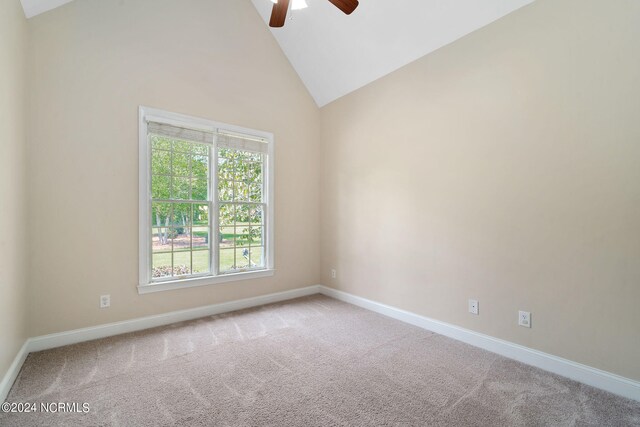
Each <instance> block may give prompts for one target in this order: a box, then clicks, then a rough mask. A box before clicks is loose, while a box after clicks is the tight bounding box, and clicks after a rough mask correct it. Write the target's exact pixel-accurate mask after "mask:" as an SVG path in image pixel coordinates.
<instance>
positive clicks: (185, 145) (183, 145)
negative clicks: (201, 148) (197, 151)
mask: <svg viewBox="0 0 640 427" xmlns="http://www.w3.org/2000/svg"><path fill="white" fill-rule="evenodd" d="M192 145H194V144H193V143H192V142H188V141H179V140H175V141H173V151H178V152H186V153H189V152H191V146H192Z"/></svg>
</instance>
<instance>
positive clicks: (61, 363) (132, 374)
mask: <svg viewBox="0 0 640 427" xmlns="http://www.w3.org/2000/svg"><path fill="white" fill-rule="evenodd" d="M7 400H8V401H9V402H77V403H79V404H82V403H85V402H86V403H88V404H89V405H90V412H89V413H87V414H61V413H58V414H42V413H36V414H20V415H16V414H0V425H3V426H4V425H9V426H31V425H47V426H52V425H61V426H71V425H92V426H102V425H105V426H107V425H113V426H157V425H179V426H201V425H203V426H209V425H221V426H225V425H228V426H248V425H252V426H254V425H255V426H258V425H259V426H376V425H407V426H424V425H434V426H474V425H478V426H509V425H527V426H542V425H549V426H626V425H640V403H638V402H633V401H629V400H626V399H622V398H619V397H616V396H613V395H611V394H608V393H605V392H602V391H599V390H596V389H594V388H591V387H587V386H584V385H581V384H578V383H575V382H573V381H569V380H566V379H564V378H561V377H558V376H556V375H553V374H549V373H547V372H544V371H541V370H538V369H535V368H531V367H529V366H526V365H523V364H520V363H517V362H514V361H511V360H509V359H505V358H503V357H500V356H497V355H495V354H492V353H489V352H486V351H483V350H479V349H476V348H474V347H471V346H468V345H466V344H462V343H460V342H457V341H454V340H451V339H449V338H445V337H443V336H440V335H436V334H433V333H430V332H427V331H424V330H422V329H419V328H416V327H413V326H410V325H406V324H404V323H401V322H398V321H396V320H393V319H390V318H387V317H384V316H381V315H378V314H376V313H372V312H369V311H366V310H363V309H360V308H357V307H354V306H351V305H348V304H345V303H342V302H339V301H336V300H333V299H330V298H327V297H324V296H312V297H307V298H302V299H298V300H294V301H289V302H285V303H280V304H273V305H269V306H265V307H260V308H256V309H250V310H244V311H240V312H236V313H231V314H226V315H219V316H213V317H209V318H204V319H199V320H195V321H191V322H185V323H180V324H175V325H171V326H168V327H162V328H156V329H152V330H148V331H143V332H138V333H132V334H127V335H121V336H118V337H112V338H107V339H102V340H97V341H92V342H88V343H82V344H76V345H72V346H68V347H63V348H58V349H54V350H48V351H44V352H40V353H34V354H31V355H30V356H29V358H28V359H27V361H26V363H25V365H24V367H23V369H22V371H21V373H20V375H19V377H18V379H17V381H16V383H15V385H14V386H13V389H12V390H11V393H10V395H9V397H8V399H7Z"/></svg>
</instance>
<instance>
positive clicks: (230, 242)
mask: <svg viewBox="0 0 640 427" xmlns="http://www.w3.org/2000/svg"><path fill="white" fill-rule="evenodd" d="M235 237H236V232H235V227H220V236H219V243H220V248H221V249H222V248H232V247H233V246H234V245H235Z"/></svg>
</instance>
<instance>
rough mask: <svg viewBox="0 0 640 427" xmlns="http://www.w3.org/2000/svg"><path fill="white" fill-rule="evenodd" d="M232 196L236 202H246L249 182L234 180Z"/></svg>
mask: <svg viewBox="0 0 640 427" xmlns="http://www.w3.org/2000/svg"><path fill="white" fill-rule="evenodd" d="M234 196H235V201H236V202H248V201H249V184H247V183H246V182H242V181H236V182H235V183H234Z"/></svg>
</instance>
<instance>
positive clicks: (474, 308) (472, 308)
mask: <svg viewBox="0 0 640 427" xmlns="http://www.w3.org/2000/svg"><path fill="white" fill-rule="evenodd" d="M479 311H480V306H479V303H478V300H475V299H470V300H469V313H471V314H479Z"/></svg>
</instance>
